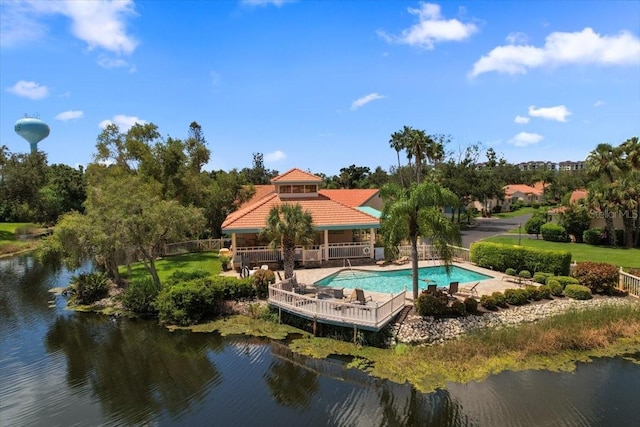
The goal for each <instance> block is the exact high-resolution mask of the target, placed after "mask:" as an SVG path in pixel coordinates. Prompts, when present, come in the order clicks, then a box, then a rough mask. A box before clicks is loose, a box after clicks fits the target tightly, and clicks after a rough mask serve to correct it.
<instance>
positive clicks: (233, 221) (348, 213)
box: [222, 193, 380, 232]
mask: <svg viewBox="0 0 640 427" xmlns="http://www.w3.org/2000/svg"><path fill="white" fill-rule="evenodd" d="M282 203H299V204H300V205H301V206H302V209H303V210H306V211H308V212H309V213H311V215H312V216H313V224H314V227H315V228H316V229H346V228H353V227H356V226H359V227H366V228H369V227H372V228H378V227H379V226H380V220H379V219H378V218H376V217H374V216H372V215H369V214H367V213H364V212H360V211H358V210H357V209H354V208H351V207H349V206H346V205H344V204H341V203H339V202H337V201H334V200H331V199H329V198H328V197H326V196H322V195H320V196H319V197H306V198H296V199H284V200H283V199H281V198H280V197H279V196H278V195H277V194H276V193H272V194H270V195H268V196H266V197H263V198H262V199H261V200H259V201H257V202H256V203H254V204H252V205H250V206H246V207H244V208H243V209H240V210H238V211H236V212H233V213H232V214H230V215H229V216H227V218H226V219H225V221H224V223H223V224H222V231H223V232H254V231H258V230H260V229H262V228H264V225H265V222H266V219H267V216H268V214H269V210H270V209H271V208H272V207H273V206H277V205H280V204H282Z"/></svg>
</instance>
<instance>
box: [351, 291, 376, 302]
mask: <svg viewBox="0 0 640 427" xmlns="http://www.w3.org/2000/svg"><path fill="white" fill-rule="evenodd" d="M367 301H373V298H372V297H371V295H369V296H367V297H365V295H364V291H363V290H362V289H360V288H356V289H354V290H353V292H352V293H351V296H350V297H349V301H348V302H352V303H358V304H362V305H365V304H367Z"/></svg>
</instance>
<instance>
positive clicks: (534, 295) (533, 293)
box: [524, 285, 542, 301]
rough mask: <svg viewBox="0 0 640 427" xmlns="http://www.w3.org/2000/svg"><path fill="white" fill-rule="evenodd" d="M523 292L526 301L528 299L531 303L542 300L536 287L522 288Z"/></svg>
mask: <svg viewBox="0 0 640 427" xmlns="http://www.w3.org/2000/svg"><path fill="white" fill-rule="evenodd" d="M524 291H525V292H526V294H527V299H530V300H532V301H540V300H541V299H542V297H541V296H540V292H539V291H538V287H537V286H534V285H527V286H525V287H524Z"/></svg>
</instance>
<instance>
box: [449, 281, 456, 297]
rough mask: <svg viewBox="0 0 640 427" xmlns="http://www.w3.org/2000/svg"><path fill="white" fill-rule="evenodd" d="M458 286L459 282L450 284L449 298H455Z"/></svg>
mask: <svg viewBox="0 0 640 427" xmlns="http://www.w3.org/2000/svg"><path fill="white" fill-rule="evenodd" d="M458 285H459V283H458V282H451V283H449V290H448V291H447V292H448V293H449V296H454V295H455V294H457V293H458Z"/></svg>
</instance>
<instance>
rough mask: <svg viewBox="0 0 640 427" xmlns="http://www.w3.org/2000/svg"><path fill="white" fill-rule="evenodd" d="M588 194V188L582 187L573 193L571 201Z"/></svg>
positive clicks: (573, 201)
mask: <svg viewBox="0 0 640 427" xmlns="http://www.w3.org/2000/svg"><path fill="white" fill-rule="evenodd" d="M587 195H588V193H587V190H585V189H584V188H580V189H578V190H575V191H574V192H573V193H571V197H570V198H569V203H575V202H577V201H578V200H581V199H584V198H586V197H587Z"/></svg>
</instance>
